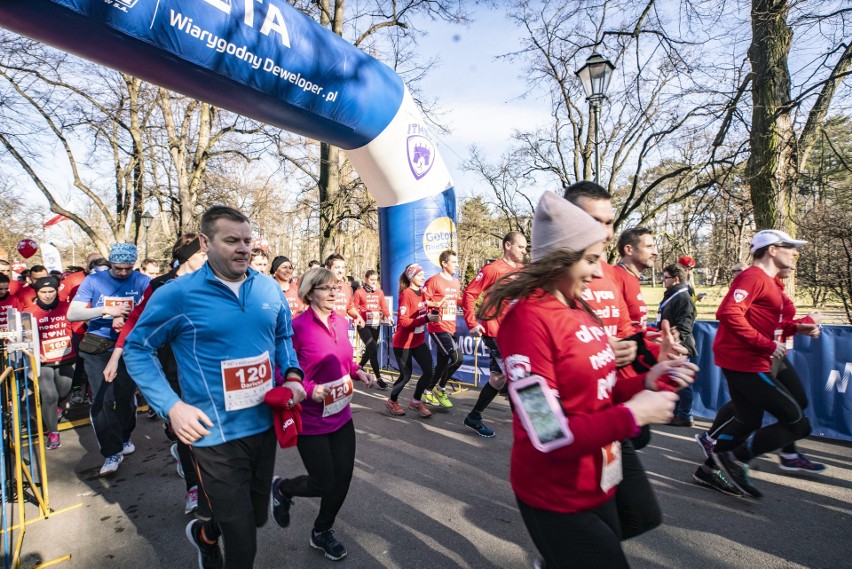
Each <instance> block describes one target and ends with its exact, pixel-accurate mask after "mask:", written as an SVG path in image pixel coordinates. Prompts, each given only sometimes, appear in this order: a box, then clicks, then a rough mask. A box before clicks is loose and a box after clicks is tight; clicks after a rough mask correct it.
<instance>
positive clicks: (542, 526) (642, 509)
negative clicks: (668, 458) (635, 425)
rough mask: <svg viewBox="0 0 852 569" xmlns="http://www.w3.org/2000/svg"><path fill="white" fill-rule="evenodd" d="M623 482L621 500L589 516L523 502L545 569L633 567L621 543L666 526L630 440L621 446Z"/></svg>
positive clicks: (618, 497)
mask: <svg viewBox="0 0 852 569" xmlns="http://www.w3.org/2000/svg"><path fill="white" fill-rule="evenodd" d="M621 468H622V472H623V478H622V480H621V482H620V483H619V484H618V487H617V488H616V491H615V498H614V499H612V500H609V501H608V502H606V503H605V504H602V505H601V506H598V507H597V508H594V509H592V510H587V511H585V512H577V513H574V514H562V513H558V512H552V511H549V510H539V509H537V508H533V507H531V506H528V505H526V504H524V503H523V502H521V501H520V500H518V506H519V507H520V510H521V517H523V519H524V524H525V525H526V526H527V530H528V531H529V533H530V537H532V540H533V543H535V545H536V547H537V548H538V550H539V552H540V553H541V555H542V556H543V557H544V560H545V567H546V568H547V569H551V568H552V567H556V568H559V567H571V568H575V567H576V568H585V567H588V568H595V569H596V568H598V567H607V568H610V567H615V568H619V567H629V565H628V564H627V559H626V558H625V557H624V552H623V551H622V550H621V541H623V540H626V539H630V538H631V537H636V536H637V535H641V534H643V533H645V532H646V531H649V530H652V529H654V528H655V527H657V526H659V525H660V524H661V523H662V522H663V514H662V512H661V511H660V506H659V504H658V503H657V497H656V496H655V495H654V490H653V489H652V488H651V483H650V482H649V481H648V476H647V475H646V474H645V469H644V468H642V463H641V462H640V461H639V455H638V454H637V452H636V449H635V448H634V447H633V444H632V443H631V442H630V441H629V440H626V441H622V443H621Z"/></svg>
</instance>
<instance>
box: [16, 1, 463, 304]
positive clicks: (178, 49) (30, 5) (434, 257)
mask: <svg viewBox="0 0 852 569" xmlns="http://www.w3.org/2000/svg"><path fill="white" fill-rule="evenodd" d="M0 25H2V26H3V27H5V28H8V29H10V30H13V31H15V32H17V33H19V34H22V35H25V36H28V37H31V38H33V39H36V40H39V41H42V42H44V43H47V44H49V45H52V46H55V47H57V48H59V49H62V50H65V51H68V52H71V53H74V54H77V55H79V56H81V57H84V58H86V59H90V60H92V61H95V62H97V63H100V64H102V65H105V66H107V67H111V68H114V69H117V70H120V71H122V72H125V73H129V74H131V75H134V76H136V77H139V78H141V79H144V80H145V81H148V82H150V83H153V84H156V85H161V86H163V87H166V88H168V89H171V90H173V91H177V92H180V93H183V94H184V95H187V96H189V97H193V98H196V99H200V100H204V101H208V102H210V103H211V104H214V105H216V106H219V107H222V108H225V109H228V110H231V111H234V112H236V113H239V114H242V115H245V116H247V117H251V118H254V119H257V120H260V121H263V122H266V123H269V124H272V125H275V126H278V127H280V128H283V129H285V130H288V131H292V132H295V133H298V134H301V135H304V136H306V137H309V138H313V139H317V140H321V141H324V142H327V143H329V144H333V145H335V146H338V147H340V148H342V149H344V151H346V153H347V155H348V156H349V159H350V160H351V162H352V164H353V166H354V167H355V169H356V170H357V171H358V174H359V175H360V176H361V178H362V179H363V180H364V182H365V183H366V185H367V188H368V190H369V191H370V194H371V195H372V196H373V197H374V198H375V199H376V202H377V204H378V205H379V223H380V239H381V259H382V267H381V268H382V282H383V286H384V288H385V291H386V292H387V293H389V294H391V295H393V296H396V293H397V291H396V287H397V284H396V280H397V279H396V277H397V276H398V275H399V274H400V273H401V272H402V271H403V269H404V268H405V265H406V264H407V263H410V262H412V261H416V262H418V263H420V264H422V265H423V266H424V268H426V269H427V273H432V272H437V270H440V267H438V263H437V261H438V254H439V253H440V252H441V251H442V250H444V249H447V248H451V247H455V245H456V243H457V239H456V225H455V222H456V199H455V189H454V187H453V183H452V180H451V178H450V175H449V172H448V170H447V167H446V165H445V164H444V161H443V159H442V158H441V155H440V153H439V152H438V149H437V146H436V144H435V141H434V139H433V138H432V137H431V135H430V133H429V129H428V128H427V127H426V125H425V123H424V121H423V117H422V116H421V114H420V112H419V110H418V109H417V107H416V105H415V104H414V101H413V99H412V98H411V95H410V94H409V92H408V89H407V88H406V86H405V84H404V83H403V82H402V80H401V79H400V78H399V76H398V75H397V74H396V73H395V72H394V71H393V70H391V69H390V68H389V67H387V66H386V65H384V64H383V63H381V62H379V61H377V60H376V59H374V58H372V57H370V56H368V55H366V54H365V53H363V52H361V51H360V50H358V49H356V48H355V47H354V46H352V45H351V44H349V43H348V42H346V41H345V40H343V39H342V38H340V37H338V36H337V35H335V34H333V33H331V32H330V31H328V30H326V29H325V28H323V27H322V26H320V25H319V24H317V23H316V22H314V21H313V20H311V19H310V18H308V17H307V16H305V15H304V14H302V13H301V12H299V11H297V10H296V9H294V8H293V7H292V6H290V5H289V4H288V3H287V2H286V1H285V0H0ZM430 269H431V270H430Z"/></svg>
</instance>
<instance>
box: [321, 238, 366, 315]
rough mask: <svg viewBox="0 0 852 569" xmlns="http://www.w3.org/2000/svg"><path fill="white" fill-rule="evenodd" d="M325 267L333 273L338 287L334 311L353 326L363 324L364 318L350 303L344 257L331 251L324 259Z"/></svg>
mask: <svg viewBox="0 0 852 569" xmlns="http://www.w3.org/2000/svg"><path fill="white" fill-rule="evenodd" d="M325 268H326V269H328V270H329V271H331V272H332V273H334V275H335V276H336V277H337V286H339V287H340V292H339V293H338V294H337V295H335V297H334V311H335V312H337V313H338V314H340V315H341V316H343V317H344V318H346V319H347V320H349V321H351V322H354V323H355V326H357V327H361V326H364V320H363V319H362V318H361V315H360V314H358V311H357V310H356V309H355V306H354V305H353V304H352V286H351V285H350V284H349V281H347V280H346V259H344V258H343V255H340V254H338V253H332V254H331V255H329V256H328V258H327V259H326V260H325Z"/></svg>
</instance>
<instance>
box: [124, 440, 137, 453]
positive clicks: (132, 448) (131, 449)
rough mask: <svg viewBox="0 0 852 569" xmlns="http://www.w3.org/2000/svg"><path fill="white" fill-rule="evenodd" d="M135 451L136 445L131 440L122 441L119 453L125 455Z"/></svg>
mask: <svg viewBox="0 0 852 569" xmlns="http://www.w3.org/2000/svg"><path fill="white" fill-rule="evenodd" d="M134 452H136V446H135V445H134V444H133V441H127V442H125V443H124V446H123V447H122V449H121V454H123V455H124V456H127V455H128V454H133V453H134Z"/></svg>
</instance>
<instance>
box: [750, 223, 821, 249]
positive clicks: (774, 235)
mask: <svg viewBox="0 0 852 569" xmlns="http://www.w3.org/2000/svg"><path fill="white" fill-rule="evenodd" d="M806 243H807V241H802V240H801V239H793V238H792V237H790V236H789V235H787V234H786V233H784V232H783V231H781V230H778V229H764V230H763V231H758V232H757V233H755V234H754V237H752V239H751V252H752V253H754V252H755V251H757V250H758V249H762V248H763V247H768V246H770V245H781V246H787V247H795V248H796V249H798V248H799V247H801V246H802V245H804V244H806Z"/></svg>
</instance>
